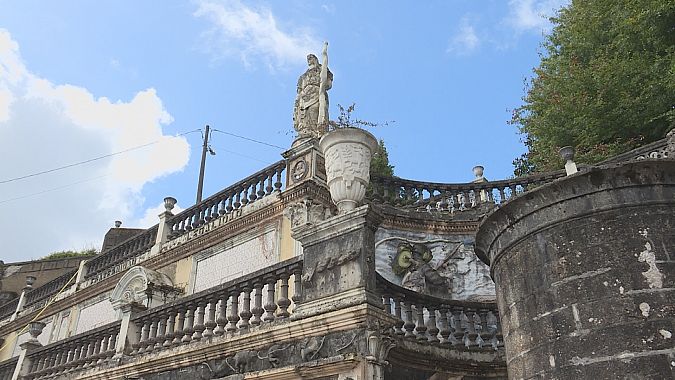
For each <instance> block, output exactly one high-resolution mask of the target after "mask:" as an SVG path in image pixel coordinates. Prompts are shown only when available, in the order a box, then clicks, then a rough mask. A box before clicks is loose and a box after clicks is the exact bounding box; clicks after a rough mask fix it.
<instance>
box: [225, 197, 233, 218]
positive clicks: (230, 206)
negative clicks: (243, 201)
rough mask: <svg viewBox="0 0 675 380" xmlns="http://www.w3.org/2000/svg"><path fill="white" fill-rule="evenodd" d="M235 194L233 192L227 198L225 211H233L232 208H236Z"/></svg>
mask: <svg viewBox="0 0 675 380" xmlns="http://www.w3.org/2000/svg"><path fill="white" fill-rule="evenodd" d="M233 206H234V194H231V195H230V197H229V198H228V199H227V207H225V211H227V213H228V214H229V213H231V212H232V210H234V207H233Z"/></svg>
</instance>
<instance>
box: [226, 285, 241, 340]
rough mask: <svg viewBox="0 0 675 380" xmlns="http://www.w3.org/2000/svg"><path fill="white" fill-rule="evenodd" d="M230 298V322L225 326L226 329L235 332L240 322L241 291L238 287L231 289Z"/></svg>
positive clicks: (228, 319)
mask: <svg viewBox="0 0 675 380" xmlns="http://www.w3.org/2000/svg"><path fill="white" fill-rule="evenodd" d="M228 292H229V294H230V298H231V299H232V301H230V313H229V314H228V316H227V321H228V324H227V326H225V331H227V332H234V331H236V330H237V323H238V322H239V294H240V291H239V289H237V288H230V289H229V291H228Z"/></svg>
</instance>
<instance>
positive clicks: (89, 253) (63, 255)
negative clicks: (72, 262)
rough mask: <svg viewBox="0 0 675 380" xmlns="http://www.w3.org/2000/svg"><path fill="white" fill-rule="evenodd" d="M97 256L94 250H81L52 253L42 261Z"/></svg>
mask: <svg viewBox="0 0 675 380" xmlns="http://www.w3.org/2000/svg"><path fill="white" fill-rule="evenodd" d="M96 254H98V251H97V250H96V248H89V249H83V250H82V251H58V252H52V253H50V254H48V255H47V256H45V257H43V259H65V258H69V257H80V256H92V255H96Z"/></svg>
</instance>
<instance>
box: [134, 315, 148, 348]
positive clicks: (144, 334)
mask: <svg viewBox="0 0 675 380" xmlns="http://www.w3.org/2000/svg"><path fill="white" fill-rule="evenodd" d="M137 323H138V324H141V323H142V327H141V339H140V340H139V342H138V353H139V354H142V353H144V352H145V350H146V348H147V347H148V337H149V336H150V321H149V320H148V321H144V322H140V323H139V322H137Z"/></svg>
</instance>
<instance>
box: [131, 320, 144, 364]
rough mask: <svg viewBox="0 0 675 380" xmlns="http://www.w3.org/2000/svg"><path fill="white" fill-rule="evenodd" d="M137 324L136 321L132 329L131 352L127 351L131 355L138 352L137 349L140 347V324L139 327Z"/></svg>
mask: <svg viewBox="0 0 675 380" xmlns="http://www.w3.org/2000/svg"><path fill="white" fill-rule="evenodd" d="M132 323H134V322H132ZM138 325H139V324H138V323H137V322H136V328H135V329H134V334H135V339H134V340H133V343H132V344H131V352H130V353H129V355H132V356H133V355H137V354H138V353H139V352H138V350H140V348H141V338H142V336H141V330H142V326H141V328H138Z"/></svg>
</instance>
